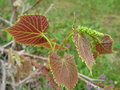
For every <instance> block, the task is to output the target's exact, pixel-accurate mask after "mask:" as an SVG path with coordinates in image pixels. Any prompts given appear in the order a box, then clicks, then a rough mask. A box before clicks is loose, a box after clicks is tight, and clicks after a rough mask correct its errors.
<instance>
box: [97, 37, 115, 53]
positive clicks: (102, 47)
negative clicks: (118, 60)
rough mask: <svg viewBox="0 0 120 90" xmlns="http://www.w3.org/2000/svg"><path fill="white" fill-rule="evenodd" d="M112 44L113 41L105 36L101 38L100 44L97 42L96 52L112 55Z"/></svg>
mask: <svg viewBox="0 0 120 90" xmlns="http://www.w3.org/2000/svg"><path fill="white" fill-rule="evenodd" d="M112 44H113V40H112V39H111V38H110V36H108V35H105V36H103V37H102V42H101V43H99V42H97V44H96V51H97V52H98V53H99V54H109V53H112V52H113V51H112Z"/></svg>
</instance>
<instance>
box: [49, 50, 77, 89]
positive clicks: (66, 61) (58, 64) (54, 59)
mask: <svg viewBox="0 0 120 90" xmlns="http://www.w3.org/2000/svg"><path fill="white" fill-rule="evenodd" d="M50 67H51V71H52V72H53V75H54V77H55V80H56V82H57V83H58V84H61V85H63V86H65V87H66V88H67V89H68V90H72V88H73V87H74V86H75V84H76V83H77V79H78V75H77V68H76V64H75V61H74V58H73V56H72V55H69V54H67V53H65V54H64V57H63V58H62V57H60V56H58V55H57V53H55V52H50Z"/></svg>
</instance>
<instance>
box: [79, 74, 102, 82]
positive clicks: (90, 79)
mask: <svg viewBox="0 0 120 90" xmlns="http://www.w3.org/2000/svg"><path fill="white" fill-rule="evenodd" d="M78 76H81V77H83V78H85V79H87V80H89V81H91V82H94V81H104V80H102V79H92V78H90V77H88V76H85V75H83V74H80V73H78Z"/></svg>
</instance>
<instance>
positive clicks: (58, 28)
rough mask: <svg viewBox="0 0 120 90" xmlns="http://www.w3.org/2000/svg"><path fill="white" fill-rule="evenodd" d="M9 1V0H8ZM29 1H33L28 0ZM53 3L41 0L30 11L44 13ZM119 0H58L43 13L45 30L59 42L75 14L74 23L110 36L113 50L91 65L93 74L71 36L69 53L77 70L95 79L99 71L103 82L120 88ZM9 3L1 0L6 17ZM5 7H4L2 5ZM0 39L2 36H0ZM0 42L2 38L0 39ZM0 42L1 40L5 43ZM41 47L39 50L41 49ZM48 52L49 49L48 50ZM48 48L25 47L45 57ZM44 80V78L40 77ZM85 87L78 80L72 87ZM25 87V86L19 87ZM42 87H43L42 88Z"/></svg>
mask: <svg viewBox="0 0 120 90" xmlns="http://www.w3.org/2000/svg"><path fill="white" fill-rule="evenodd" d="M8 1H9V0H8ZM28 1H29V3H30V4H32V3H33V0H28ZM51 3H52V0H43V2H41V3H40V4H39V5H38V6H37V7H35V8H34V9H33V10H31V11H30V12H29V13H30V14H31V13H32V14H44V11H45V10H46V9H47V8H48V7H49V5H50V4H51ZM119 3H120V0H76V1H75V0H58V2H56V4H55V7H54V8H53V9H52V10H51V11H50V12H49V13H48V14H47V15H46V16H47V18H48V20H49V23H50V29H49V30H48V33H49V34H51V35H52V38H54V36H55V39H57V40H58V43H61V41H62V39H63V38H64V37H65V36H66V35H67V33H69V31H70V30H71V26H72V23H73V18H74V13H75V16H76V19H77V23H76V25H83V26H87V27H90V28H93V29H95V30H98V31H100V32H102V33H106V34H109V35H111V37H112V38H113V40H114V45H113V49H114V51H115V53H113V54H109V55H102V56H99V58H98V59H97V60H96V64H94V66H93V73H92V74H93V75H92V76H91V75H90V73H89V70H88V69H87V67H86V65H85V64H84V62H82V61H81V60H80V58H79V57H78V55H77V52H76V51H75V47H74V45H73V42H72V39H70V43H71V47H70V50H69V51H68V53H70V54H72V55H74V56H75V60H76V63H77V67H78V71H79V72H80V73H82V74H85V75H87V76H91V77H93V78H98V77H99V76H100V75H101V74H105V75H106V76H107V77H106V83H107V82H108V81H109V80H113V83H112V84H113V85H115V86H116V87H117V88H120V76H119V75H120V5H119ZM6 5H7V6H9V7H10V4H9V3H7V2H5V1H4V0H2V1H1V2H0V10H2V11H1V13H0V16H3V17H4V18H6V19H9V18H10V14H11V13H10V8H9V7H7V6H6ZM4 6H5V7H4ZM1 40H2V38H1ZM1 42H2V41H1ZM6 42H7V41H3V42H2V43H6ZM41 50H42V52H41ZM48 51H49V50H48ZM48 51H45V50H44V49H43V48H37V47H33V49H32V48H30V47H28V48H27V52H30V53H36V54H42V55H44V56H47V55H45V54H46V53H47V52H48ZM43 81H44V80H43ZM80 89H81V90H82V89H83V90H85V89H86V88H85V83H83V82H82V81H79V82H78V84H77V85H76V87H75V88H74V90H80ZM22 90H26V89H22ZM44 90H45V89H44Z"/></svg>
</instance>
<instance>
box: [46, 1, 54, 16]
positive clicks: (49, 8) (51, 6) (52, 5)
mask: <svg viewBox="0 0 120 90" xmlns="http://www.w3.org/2000/svg"><path fill="white" fill-rule="evenodd" d="M53 7H54V3H52V4H50V6H49V7H48V9H47V10H46V11H45V13H44V14H47V13H48V12H49V11H50V10H51V9H52V8H53Z"/></svg>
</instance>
